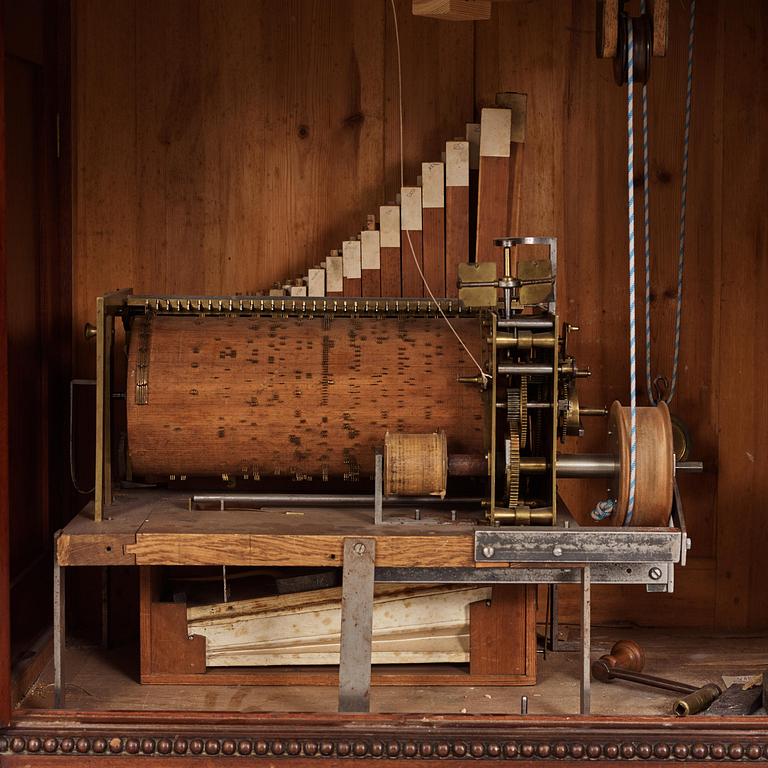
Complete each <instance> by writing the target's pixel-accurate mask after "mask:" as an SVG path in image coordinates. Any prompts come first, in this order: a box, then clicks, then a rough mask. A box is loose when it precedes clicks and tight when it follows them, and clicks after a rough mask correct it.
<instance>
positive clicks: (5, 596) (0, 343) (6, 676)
mask: <svg viewBox="0 0 768 768" xmlns="http://www.w3.org/2000/svg"><path fill="white" fill-rule="evenodd" d="M3 16H4V14H3V12H2V11H0V21H2V17H3ZM2 26H3V29H5V25H4V24H3V25H2ZM4 37H5V36H4V35H0V174H2V184H0V296H2V297H3V300H2V301H0V725H6V724H7V723H9V722H10V719H11V590H10V580H11V574H10V558H11V553H10V526H9V521H8V483H9V477H8V318H7V307H6V304H7V301H6V280H7V274H6V273H7V269H8V254H7V252H6V250H5V229H6V224H5V40H4Z"/></svg>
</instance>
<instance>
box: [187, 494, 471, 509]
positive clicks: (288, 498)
mask: <svg viewBox="0 0 768 768" xmlns="http://www.w3.org/2000/svg"><path fill="white" fill-rule="evenodd" d="M191 501H192V503H193V504H223V503H226V502H234V503H239V504H253V505H257V506H330V505H334V506H355V507H364V506H369V507H370V506H371V505H373V504H374V503H375V496H374V494H372V493H370V494H368V493H366V494H352V493H349V494H344V493H338V494H331V493H200V494H195V495H193V496H192V499H191ZM481 501H482V499H481V498H480V497H479V496H477V497H471V498H470V497H465V498H446V499H441V498H440V497H439V496H391V497H385V498H383V499H382V503H383V504H384V506H392V507H412V506H416V505H418V506H422V507H424V506H433V507H441V506H450V507H457V506H473V507H479V506H480V503H481Z"/></svg>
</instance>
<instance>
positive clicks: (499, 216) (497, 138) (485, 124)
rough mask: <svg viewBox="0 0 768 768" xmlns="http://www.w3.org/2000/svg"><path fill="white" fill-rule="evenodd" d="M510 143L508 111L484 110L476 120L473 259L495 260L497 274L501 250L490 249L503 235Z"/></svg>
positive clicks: (505, 230) (501, 268)
mask: <svg viewBox="0 0 768 768" xmlns="http://www.w3.org/2000/svg"><path fill="white" fill-rule="evenodd" d="M511 141H512V111H511V110H509V109H496V108H486V109H484V110H483V111H482V117H481V121H480V172H479V176H478V190H477V230H476V231H477V239H476V243H475V259H476V260H477V261H494V260H495V261H496V262H497V265H498V274H502V272H503V268H504V264H503V256H502V254H501V249H499V248H495V247H494V245H493V241H494V239H495V238H498V237H504V235H506V234H507V226H508V219H509V179H510V166H511V150H510V147H511ZM497 251H498V253H497Z"/></svg>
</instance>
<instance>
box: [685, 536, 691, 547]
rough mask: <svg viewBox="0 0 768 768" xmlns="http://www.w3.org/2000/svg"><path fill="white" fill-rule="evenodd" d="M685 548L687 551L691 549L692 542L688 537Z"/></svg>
mask: <svg viewBox="0 0 768 768" xmlns="http://www.w3.org/2000/svg"><path fill="white" fill-rule="evenodd" d="M685 548H686V549H690V548H691V540H690V539H689V538H688V537H686V539H685Z"/></svg>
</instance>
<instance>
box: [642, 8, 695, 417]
mask: <svg viewBox="0 0 768 768" xmlns="http://www.w3.org/2000/svg"><path fill="white" fill-rule="evenodd" d="M645 7H646V2H645V0H643V1H642V3H641V8H640V10H641V12H642V13H645ZM695 29H696V0H691V4H690V16H689V22H688V69H687V77H686V89H685V127H684V132H683V169H682V179H681V188H680V222H679V233H678V255H677V302H676V305H675V342H674V352H673V358H672V380H671V382H669V389H668V391H666V392H665V391H664V390H665V389H666V379H665V378H664V377H662V376H659V377H657V378H656V386H654V381H653V376H652V374H651V301H650V299H651V229H650V227H651V225H650V162H649V158H648V154H649V153H648V144H649V142H648V134H649V129H648V93H647V86H646V85H643V214H644V232H645V238H644V239H645V380H646V388H647V390H648V399H649V400H650V402H651V404H652V405H656V403H657V401H658V400H664V402H666V403H667V404H669V403H671V402H672V398H673V397H674V396H675V391H676V389H677V379H678V370H679V363H680V329H681V326H682V317H683V275H684V272H685V220H686V210H687V207H688V151H689V145H690V134H691V101H692V93H693V48H694V37H695V34H694V33H695ZM661 382H663V384H662V383H661ZM657 390H658V391H657ZM657 395H658V397H657Z"/></svg>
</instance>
